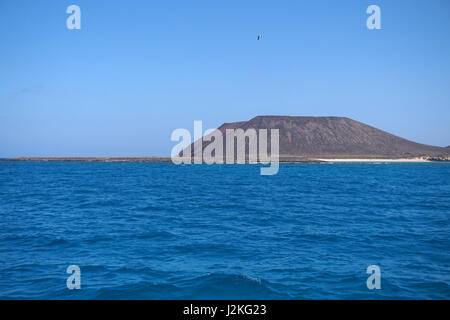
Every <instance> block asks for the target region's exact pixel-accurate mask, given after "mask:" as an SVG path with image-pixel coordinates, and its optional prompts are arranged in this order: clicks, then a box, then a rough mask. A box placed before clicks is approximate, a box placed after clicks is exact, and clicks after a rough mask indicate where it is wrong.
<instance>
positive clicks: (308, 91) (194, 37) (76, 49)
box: [0, 0, 450, 157]
mask: <svg viewBox="0 0 450 320" xmlns="http://www.w3.org/2000/svg"><path fill="white" fill-rule="evenodd" d="M71 4H76V5H78V6H80V8H81V13H82V17H81V30H68V29H67V28H66V19H67V17H68V14H66V8H67V7H68V6H69V5H71ZM370 4H376V5H379V6H380V8H381V25H382V29H381V30H368V29H367V28H366V19H367V17H368V15H367V14H366V8H367V6H368V5H370ZM258 34H262V35H263V38H262V39H261V40H259V41H257V40H256V37H257V35H258ZM257 115H299V116H300V115H309V116H327V115H333V116H346V117H350V118H353V119H355V120H358V121H362V122H365V123H367V124H370V125H373V126H375V127H378V128H380V129H383V130H386V131H389V132H391V133H394V134H396V135H399V136H402V137H405V138H408V139H411V140H414V141H417V142H421V143H427V144H433V145H441V146H446V145H450V125H449V124H450V2H449V1H447V0H440V1H439V0H431V1H402V0H396V1H380V0H372V1H363V0H343V1H333V0H330V1H321V0H319V1H317V0H316V1H312V0H311V1H301V0H297V1H283V0H280V1H249V0H245V1H244V0H239V1H238V0H236V1H235V0H226V1H225V0H195V1H194V0H188V1H186V0H184V1H181V0H180V1H171V0H166V1H162V0H161V1H122V0H114V1H103V0H95V1H93V0H88V1H86V0H71V1H63V0H60V1H53V0H46V1H44V0H39V1H31V0H30V1H23V0H14V1H12V0H10V1H6V0H0V157H14V156H145V155H169V154H170V150H171V148H172V147H173V146H174V145H175V144H176V143H175V142H171V141H170V134H171V132H172V131H173V130H174V129H176V128H187V129H189V130H191V131H192V130H193V121H194V120H203V123H204V129H206V128H214V127H218V126H219V125H220V124H222V123H223V122H231V121H240V120H248V119H250V118H252V117H254V116H257Z"/></svg>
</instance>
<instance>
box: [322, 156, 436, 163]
mask: <svg viewBox="0 0 450 320" xmlns="http://www.w3.org/2000/svg"><path fill="white" fill-rule="evenodd" d="M315 160H318V161H324V162H430V160H427V159H425V158H422V157H420V158H399V159H315Z"/></svg>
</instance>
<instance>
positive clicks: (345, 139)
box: [191, 116, 450, 159]
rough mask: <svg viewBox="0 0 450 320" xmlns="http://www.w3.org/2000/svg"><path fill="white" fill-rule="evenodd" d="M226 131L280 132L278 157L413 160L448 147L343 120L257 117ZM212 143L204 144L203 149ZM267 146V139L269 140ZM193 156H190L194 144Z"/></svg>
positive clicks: (225, 126)
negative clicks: (277, 130) (405, 137)
mask: <svg viewBox="0 0 450 320" xmlns="http://www.w3.org/2000/svg"><path fill="white" fill-rule="evenodd" d="M226 129H243V130H244V131H245V130H247V129H256V130H259V129H279V154H280V157H281V158H287V159H289V158H298V159H303V158H305V159H314V158H315V159H317V158H344V159H345V158H380V159H382V158H413V157H447V156H449V155H450V150H449V148H443V147H435V146H429V145H425V144H420V143H416V142H412V141H409V140H406V139H403V138H400V137H397V136H395V135H393V134H390V133H388V132H385V131H382V130H380V129H377V128H374V127H371V126H369V125H366V124H364V123H361V122H358V121H355V120H352V119H349V118H343V117H291V116H257V117H255V118H253V119H251V120H249V121H241V122H232V123H224V124H223V125H221V126H220V127H219V128H218V130H220V131H221V132H222V133H223V135H224V149H223V150H224V154H225V140H226V136H225V132H226ZM209 143H211V142H209V141H208V142H205V141H204V142H203V149H204V148H205V147H206V146H207V145H208V144H209ZM269 145H270V139H269ZM191 147H192V154H193V150H194V149H193V144H192V145H191Z"/></svg>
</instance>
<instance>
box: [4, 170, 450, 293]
mask: <svg viewBox="0 0 450 320" xmlns="http://www.w3.org/2000/svg"><path fill="white" fill-rule="evenodd" d="M72 264H75V265H78V266H79V267H80V268H81V290H68V289H67V287H66V279H67V277H68V276H69V275H68V274H66V268H67V267H68V266H69V265H72ZM373 264H375V265H378V266H380V268H381V290H368V289H367V286H366V280H367V277H368V276H369V275H368V274H366V268H367V267H368V266H369V265H373ZM0 298H7V299H19V298H25V299H74V298H75V299H130V298H135V299H182V298H185V299H197V298H202V299H217V298H224V299H228V298H233V299H244V298H245V299H316V298H319V299H322V298H324V299H336V298H342V299H348V298H352V299H380V298H387V299H393V298H399V299H419V298H420V299H422V298H423V299H449V298H450V165H449V164H439V163H425V164H418V163H416V164H286V165H281V167H280V171H279V173H278V174H277V175H275V176H260V175H259V169H258V167H257V166H252V165H234V166H226V165H215V166H206V165H190V166H175V165H173V164H168V163H68V162H59V163H44V162H42V163H39V162H34V163H13V162H3V163H1V162H0Z"/></svg>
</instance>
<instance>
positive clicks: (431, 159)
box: [0, 156, 450, 163]
mask: <svg viewBox="0 0 450 320" xmlns="http://www.w3.org/2000/svg"><path fill="white" fill-rule="evenodd" d="M0 161H23V162H26V161H30V162H31V161H36V162H172V159H171V158H170V157H17V158H3V159H0ZM449 161H450V158H448V157H427V156H424V157H414V158H322V157H321V158H318V157H317V158H316V157H314V158H306V157H290V156H288V157H283V156H280V158H279V162H280V163H333V162H449Z"/></svg>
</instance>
